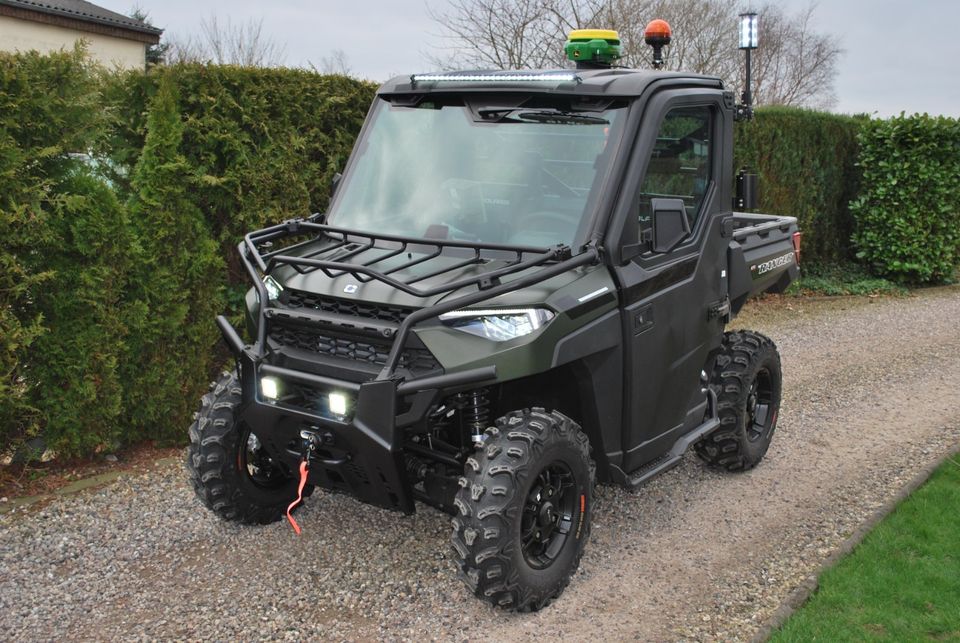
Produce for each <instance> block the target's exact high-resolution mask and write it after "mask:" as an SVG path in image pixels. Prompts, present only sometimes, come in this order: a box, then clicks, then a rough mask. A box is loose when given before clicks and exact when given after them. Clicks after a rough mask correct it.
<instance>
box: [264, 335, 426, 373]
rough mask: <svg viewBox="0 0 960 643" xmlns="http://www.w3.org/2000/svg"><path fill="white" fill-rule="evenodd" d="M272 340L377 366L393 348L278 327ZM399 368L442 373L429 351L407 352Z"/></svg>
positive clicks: (384, 343)
mask: <svg viewBox="0 0 960 643" xmlns="http://www.w3.org/2000/svg"><path fill="white" fill-rule="evenodd" d="M270 338H271V339H272V340H274V341H276V342H278V343H280V344H282V345H283V346H289V347H292V348H299V349H300V350H304V351H310V352H313V353H316V354H318V355H324V356H327V357H339V358H340V359H346V360H350V361H354V362H363V363H366V364H370V365H376V366H383V365H384V364H386V363H387V355H388V354H389V353H390V347H391V343H390V341H389V340H386V341H378V340H376V339H372V338H369V337H364V338H357V337H353V336H350V335H345V334H340V333H334V332H331V331H328V330H323V331H320V330H318V329H307V328H299V327H294V326H280V325H277V324H274V325H273V326H272V327H271V329H270ZM399 367H400V368H406V369H408V370H410V371H411V372H413V373H416V374H422V373H428V372H430V371H435V370H438V369H440V363H439V362H438V361H437V360H436V358H435V357H434V356H433V354H431V353H430V351H428V350H427V349H425V348H407V349H406V350H404V351H403V353H401V355H400V364H399Z"/></svg>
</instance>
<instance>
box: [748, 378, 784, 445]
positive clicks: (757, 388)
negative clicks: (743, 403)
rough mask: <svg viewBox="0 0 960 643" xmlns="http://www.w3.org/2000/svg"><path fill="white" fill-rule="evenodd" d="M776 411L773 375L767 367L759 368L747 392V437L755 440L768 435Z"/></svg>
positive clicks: (752, 440)
mask: <svg viewBox="0 0 960 643" xmlns="http://www.w3.org/2000/svg"><path fill="white" fill-rule="evenodd" d="M776 411H777V408H776V400H775V399H774V396H773V377H772V376H771V375H770V371H768V370H767V369H765V368H763V369H760V371H759V372H758V373H757V376H756V377H755V378H754V379H753V384H751V386H750V392H749V393H748V394H747V439H748V440H750V441H751V442H756V441H757V440H761V439H763V438H764V437H765V436H767V435H769V433H770V430H771V429H772V428H773V423H774V421H775V420H776V416H777V414H776Z"/></svg>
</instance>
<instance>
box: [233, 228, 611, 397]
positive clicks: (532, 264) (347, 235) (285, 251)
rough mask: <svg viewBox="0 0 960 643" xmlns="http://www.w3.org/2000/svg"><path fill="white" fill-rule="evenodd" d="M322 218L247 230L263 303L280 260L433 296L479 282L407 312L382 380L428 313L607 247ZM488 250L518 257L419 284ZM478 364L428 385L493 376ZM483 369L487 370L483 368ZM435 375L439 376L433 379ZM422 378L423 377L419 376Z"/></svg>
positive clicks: (246, 261)
mask: <svg viewBox="0 0 960 643" xmlns="http://www.w3.org/2000/svg"><path fill="white" fill-rule="evenodd" d="M322 220H323V219H322V215H313V216H311V217H309V218H308V219H291V220H289V221H285V222H283V223H281V224H278V225H274V226H270V227H267V228H264V229H262V230H257V231H255V232H251V233H249V234H247V235H246V236H245V237H244V239H243V241H242V242H241V243H240V244H239V246H238V251H239V253H240V258H241V261H242V262H243V265H244V267H245V268H246V270H247V273H249V275H250V277H251V279H252V280H253V283H254V287H255V288H256V291H257V293H258V295H259V298H260V301H261V302H269V301H270V299H269V296H268V293H267V288H266V285H265V283H264V278H265V277H266V276H267V275H269V274H270V272H271V271H273V270H274V269H275V268H277V267H279V266H290V267H291V268H293V269H294V270H296V271H297V272H299V273H301V274H307V273H310V272H314V271H317V270H319V271H321V272H323V273H324V274H325V275H326V276H328V277H330V278H336V277H340V276H343V275H351V276H352V277H354V278H355V279H356V280H357V281H358V282H359V283H368V282H370V281H373V280H376V281H380V282H382V283H384V284H387V285H389V286H391V287H393V288H396V289H397V290H399V291H401V292H404V293H407V294H409V295H413V296H415V297H432V296H435V295H441V294H449V293H452V292H454V291H456V290H459V289H461V288H464V287H467V286H472V285H475V286H476V287H477V291H476V292H472V293H468V294H466V295H463V296H461V297H456V298H454V299H451V300H449V301H442V302H440V303H439V304H436V305H434V306H428V307H425V308H421V309H418V310H415V311H413V312H412V313H410V314H409V315H408V316H406V317H405V318H404V319H403V321H402V322H401V323H400V324H399V326H398V328H397V330H396V332H395V333H394V339H393V344H392V346H391V349H390V353H389V355H388V357H387V360H386V363H385V364H384V366H383V369H382V370H381V371H380V373H379V375H377V377H376V380H377V381H381V380H389V379H402V377H400V376H398V374H397V366H398V364H399V361H400V357H401V354H402V352H403V350H404V347H405V344H406V342H407V338H408V337H409V335H410V331H411V329H412V328H413V326H415V325H416V324H418V323H420V322H422V321H424V320H427V319H431V318H436V317H439V316H440V315H442V314H444V313H447V312H451V311H453V310H458V309H460V308H464V307H467V306H471V305H473V304H477V303H480V302H482V301H484V300H487V299H491V298H493V297H498V296H500V295H503V294H506V293H509V292H512V291H514V290H520V289H522V288H526V287H528V286H531V285H534V284H537V283H540V282H543V281H546V280H547V279H550V278H552V277H555V276H557V275H560V274H563V273H565V272H567V271H569V270H571V269H574V268H577V267H580V266H585V265H588V264H592V263H595V262H597V261H598V260H599V258H600V252H599V250H598V249H597V248H596V247H595V246H594V245H587V246H584V248H583V249H582V252H581V253H579V254H577V255H573V253H572V252H571V249H570V247H569V246H567V245H563V244H561V245H557V246H553V247H546V248H545V247H532V246H520V245H506V244H493V243H475V242H471V241H462V240H453V239H437V238H420V237H407V236H400V235H393V234H376V233H371V232H365V231H360V230H353V229H350V228H339V227H334V226H330V225H325V224H324V223H322V222H321V221H322ZM304 235H309V238H307V239H305V240H303V241H298V242H296V243H292V244H290V245H285V246H283V247H281V248H278V249H275V250H272V249H270V248H271V247H272V245H273V242H274V241H277V240H281V239H290V238H293V237H297V236H304ZM324 239H329V240H332V241H334V243H333V245H327V246H324V247H322V248H320V249H318V250H314V251H310V252H307V253H305V254H302V255H292V254H289V253H290V252H291V251H294V250H296V249H299V248H302V247H305V246H307V245H310V244H314V243H317V242H319V241H323V240H324ZM354 244H357V247H350V248H349V249H347V251H346V252H345V253H342V254H340V255H339V256H337V258H336V259H332V258H331V257H332V256H333V255H335V254H337V253H338V252H339V251H342V250H344V249H346V248H348V246H351V245H354ZM413 247H416V248H417V249H418V250H417V252H418V254H420V253H421V252H422V250H421V249H425V250H426V252H423V253H422V256H417V257H411V258H410V259H409V260H408V261H405V262H403V263H401V264H399V265H394V266H391V267H390V268H388V269H381V268H380V266H378V264H382V262H384V261H386V260H388V259H391V258H393V257H396V256H399V255H402V254H403V253H405V252H408V251H409V249H411V248H413ZM454 248H455V249H459V250H462V251H466V254H467V255H468V256H467V257H466V258H464V259H463V260H462V261H458V262H456V263H453V264H451V265H448V266H443V267H440V268H438V269H436V270H433V271H430V272H428V273H426V274H421V275H418V276H416V277H415V278H410V279H406V280H403V279H399V278H398V277H397V276H396V275H397V273H400V272H402V271H404V270H406V269H408V268H411V267H413V266H416V265H422V264H427V263H429V262H430V261H432V260H435V259H437V258H438V257H440V256H442V255H443V254H444V252H445V251H446V250H448V249H454ZM374 249H382V250H384V252H383V253H382V254H379V255H378V256H376V257H374V258H372V259H369V260H366V261H363V262H358V263H352V262H350V260H351V259H353V258H355V257H358V256H359V255H361V254H363V253H365V252H367V251H369V250H374ZM485 252H486V253H490V252H498V253H507V254H508V255H513V257H512V259H510V260H509V261H508V262H507V264H506V265H504V266H502V267H499V268H496V269H494V270H490V271H487V272H482V273H480V274H477V275H473V276H470V277H463V278H461V279H457V280H455V281H451V282H449V283H445V284H442V285H438V286H432V287H428V286H422V285H421V286H418V285H417V284H418V283H420V282H423V281H425V280H427V279H432V278H435V277H439V276H441V275H443V274H446V273H449V272H453V271H456V270H460V269H462V268H465V267H468V266H471V265H482V264H483V263H484V262H485V261H486V260H487V258H486V257H484V256H483V255H484V253H485ZM548 264H549V265H548ZM538 267H542V269H540V270H537V271H536V272H534V273H532V274H529V275H526V276H523V277H520V278H518V279H514V280H512V281H510V282H508V283H502V282H501V278H503V277H506V276H509V275H514V274H517V273H521V272H523V271H526V270H529V269H531V268H538ZM270 311H274V309H273V308H272V307H269V306H267V305H264V304H263V303H261V305H260V307H259V312H258V315H259V323H258V325H257V338H256V344H255V346H254V347H253V351H254V354H255V356H256V357H257V358H258V359H259V358H262V357H263V356H264V353H265V349H266V326H267V324H266V320H267V317H268V315H270V314H272V313H271V312H270ZM217 325H218V326H219V327H220V330H221V332H222V333H223V336H224V339H225V341H226V342H227V344H228V345H229V346H230V348H231V350H232V351H233V352H234V354H235V355H238V356H239V354H240V353H242V352H243V351H244V349H245V347H244V345H243V342H242V341H241V339H240V337H239V335H238V334H237V332H236V330H234V328H233V326H232V325H231V324H230V323H229V322H228V321H227V320H226V319H225V318H224V317H222V316H220V317H218V318H217ZM475 370H477V371H478V372H477V373H475V374H474V373H467V372H465V373H454V374H452V375H441V376H434V377H426V378H421V379H422V380H423V382H422V384H427V383H428V382H427V381H428V380H430V382H429V383H434V384H439V383H440V380H446V379H450V380H464V379H465V378H466V379H471V378H470V377H467V376H468V375H473V376H475V377H476V378H477V379H483V378H489V377H490V376H491V373H489V372H488V371H489V370H491V369H475ZM480 371H483V373H481V372H480ZM481 376H483V377H481ZM315 377H316V376H309V378H306V379H310V380H312V379H315ZM433 380H438V381H437V382H433ZM418 384H421V382H418ZM402 388H405V389H411V388H413V387H412V386H410V384H409V383H408V384H407V385H403V386H402ZM416 388H421V386H417V387H416Z"/></svg>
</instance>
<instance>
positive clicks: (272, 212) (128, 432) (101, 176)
mask: <svg viewBox="0 0 960 643" xmlns="http://www.w3.org/2000/svg"><path fill="white" fill-rule="evenodd" d="M374 89H375V88H374V86H373V85H371V84H370V83H366V82H361V81H356V80H352V79H349V78H346V77H343V76H319V75H317V74H314V73H310V72H305V71H296V70H286V69H242V68H238V67H207V66H196V65H188V66H172V67H161V68H155V69H154V70H152V71H151V72H149V73H147V74H144V73H142V72H139V73H138V72H131V73H123V74H106V73H102V72H100V71H97V70H95V69H93V68H92V67H90V66H89V65H88V64H87V63H86V62H85V58H84V54H83V52H82V50H77V51H75V52H72V53H62V54H54V55H52V56H40V55H38V54H36V53H33V54H16V55H11V54H0V238H2V239H3V245H2V246H0V333H2V341H0V450H6V449H7V448H8V447H9V446H10V445H13V444H17V443H18V442H20V441H21V440H23V439H24V438H28V437H31V436H34V435H41V434H42V435H43V437H44V438H45V441H46V443H47V444H48V446H50V447H51V448H53V449H55V450H56V451H58V452H59V453H61V454H64V455H81V454H89V453H92V452H95V451H96V450H98V449H100V448H107V449H114V448H117V447H118V446H121V445H123V444H125V443H129V442H133V441H137V440H142V439H144V438H155V439H159V440H162V441H182V439H183V437H184V427H185V426H187V424H188V423H189V419H190V415H191V413H192V411H193V410H194V407H195V405H196V401H197V398H198V396H199V394H200V393H201V391H202V390H203V389H204V387H205V385H206V383H207V382H208V381H209V380H210V378H211V376H212V375H213V373H214V372H215V371H216V370H217V367H218V366H219V365H220V364H222V362H223V354H222V352H218V349H217V347H216V346H217V342H218V335H217V331H216V327H215V325H214V324H213V317H214V316H215V315H216V314H218V313H221V312H224V311H225V310H227V311H228V310H230V309H231V308H232V310H233V311H234V312H237V311H238V310H239V306H240V301H241V297H242V292H243V291H244V290H245V289H246V288H247V287H248V284H247V277H246V275H245V274H241V272H240V270H239V266H238V262H237V260H236V244H237V241H238V239H239V238H240V237H241V236H242V235H243V234H244V233H245V232H247V231H249V230H251V229H254V228H257V227H261V226H263V225H266V224H269V223H274V222H278V221H280V220H283V219H285V218H289V217H292V216H302V215H306V214H309V213H311V212H315V211H318V210H321V209H323V208H325V207H326V203H327V200H328V198H329V187H330V183H331V179H332V176H333V174H334V173H335V172H336V171H337V170H338V169H340V168H342V166H343V164H344V162H345V160H346V158H347V155H348V154H349V152H350V148H351V147H352V145H353V140H354V138H355V137H356V134H357V132H358V131H359V128H360V125H361V124H362V122H363V118H364V116H365V114H366V110H367V108H368V106H369V104H370V102H371V100H372V99H373V93H374ZM231 304H232V306H231Z"/></svg>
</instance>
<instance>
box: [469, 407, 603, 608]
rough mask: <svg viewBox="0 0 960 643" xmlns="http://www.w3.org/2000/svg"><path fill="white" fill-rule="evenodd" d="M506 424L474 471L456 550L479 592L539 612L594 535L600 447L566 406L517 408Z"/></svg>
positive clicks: (472, 461) (481, 452)
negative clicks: (593, 454) (594, 448)
mask: <svg viewBox="0 0 960 643" xmlns="http://www.w3.org/2000/svg"><path fill="white" fill-rule="evenodd" d="M496 424H497V426H496V427H490V428H489V429H487V431H486V434H485V436H486V440H485V442H484V444H483V446H482V447H481V448H479V449H478V450H477V451H476V452H475V453H474V455H473V456H471V457H470V458H468V459H467V463H466V466H465V467H464V477H463V478H461V479H460V487H461V488H460V490H459V491H458V492H457V495H456V498H455V499H454V504H455V505H456V507H457V514H458V515H457V517H456V518H454V519H453V549H454V553H455V557H456V560H457V563H458V566H459V568H460V572H461V574H460V576H461V579H462V580H463V581H464V583H466V585H467V587H469V588H470V590H471V591H472V592H473V593H474V595H476V596H477V597H478V598H481V599H483V600H485V601H488V602H490V603H492V604H493V605H495V606H497V607H500V608H504V609H509V610H516V611H535V610H539V609H541V608H542V607H544V606H546V605H547V604H549V603H550V602H551V601H552V600H553V599H555V598H556V597H557V596H559V595H560V593H561V592H562V591H563V589H564V588H565V587H566V586H567V584H568V583H569V582H570V577H571V575H572V574H573V573H574V572H575V571H576V569H577V567H578V566H579V564H580V557H581V556H582V555H583V548H584V545H585V543H586V541H587V539H588V537H589V535H590V514H591V511H592V504H593V497H592V494H593V482H594V477H595V476H594V469H595V468H594V465H593V462H592V460H591V459H590V443H589V440H588V439H587V436H586V435H585V434H584V433H583V431H581V430H580V427H579V426H578V425H577V424H576V423H575V422H574V421H573V420H571V419H569V418H567V417H566V416H564V415H562V414H561V413H559V412H557V411H553V412H551V413H548V412H546V411H545V410H543V409H539V408H535V409H532V410H523V411H513V412H511V413H509V414H507V415H506V416H504V417H502V418H500V419H499V420H497V423H496Z"/></svg>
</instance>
